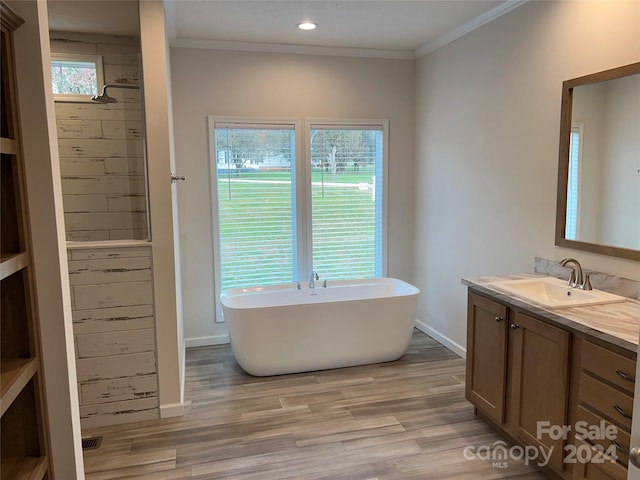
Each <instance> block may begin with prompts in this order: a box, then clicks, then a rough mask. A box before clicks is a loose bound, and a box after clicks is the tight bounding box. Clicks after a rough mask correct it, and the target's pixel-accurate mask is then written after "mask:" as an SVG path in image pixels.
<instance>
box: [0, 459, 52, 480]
mask: <svg viewBox="0 0 640 480" xmlns="http://www.w3.org/2000/svg"><path fill="white" fill-rule="evenodd" d="M46 473H47V459H46V458H45V457H24V458H3V459H2V465H1V469H0V479H2V480H41V479H42V478H44V476H45V474H46Z"/></svg>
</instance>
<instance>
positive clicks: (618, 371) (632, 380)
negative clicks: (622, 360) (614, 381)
mask: <svg viewBox="0 0 640 480" xmlns="http://www.w3.org/2000/svg"><path fill="white" fill-rule="evenodd" d="M616 373H617V374H618V375H620V376H621V377H622V378H624V379H625V380H627V381H629V382H634V383H635V381H636V380H635V378H633V377H630V376H629V375H627V374H626V373H624V372H623V371H622V370H616Z"/></svg>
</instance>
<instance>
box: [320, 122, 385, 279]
mask: <svg viewBox="0 0 640 480" xmlns="http://www.w3.org/2000/svg"><path fill="white" fill-rule="evenodd" d="M310 148H311V152H310V153H311V155H310V167H311V168H310V169H311V202H312V243H313V268H314V270H316V271H318V272H320V274H321V275H322V276H323V277H324V278H328V279H342V278H364V277H376V276H381V275H382V248H381V241H382V230H383V228H382V206H383V195H382V189H383V175H382V172H383V158H384V155H383V129H382V126H370V125H368V126H345V125H314V124H312V125H311V128H310Z"/></svg>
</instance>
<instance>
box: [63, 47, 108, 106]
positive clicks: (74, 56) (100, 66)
mask: <svg viewBox="0 0 640 480" xmlns="http://www.w3.org/2000/svg"><path fill="white" fill-rule="evenodd" d="M60 61H68V62H85V63H93V64H94V65H95V66H96V91H97V92H96V94H97V95H99V94H100V92H101V91H102V88H103V87H104V85H105V81H104V63H103V59H102V55H89V54H81V53H52V54H51V67H50V68H53V66H54V62H60ZM92 96H93V95H77V94H70V93H54V94H53V100H54V101H55V102H73V103H93V100H91V97H92Z"/></svg>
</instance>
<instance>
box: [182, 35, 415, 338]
mask: <svg viewBox="0 0 640 480" xmlns="http://www.w3.org/2000/svg"><path fill="white" fill-rule="evenodd" d="M171 64H172V65H171V67H172V68H171V71H172V83H173V108H174V128H175V130H174V133H175V142H176V143H175V144H176V164H177V170H178V174H179V175H186V177H187V181H186V182H185V183H183V184H181V185H179V186H178V204H179V217H180V232H181V233H180V243H181V260H182V283H183V302H184V327H185V337H186V339H187V341H188V343H187V345H188V346H189V345H197V344H207V343H212V342H216V341H225V339H226V333H227V332H226V327H225V326H224V324H215V323H214V287H213V258H212V225H211V196H210V182H209V178H210V175H209V153H208V138H207V122H206V120H207V115H212V114H213V115H236V116H243V115H244V116H263V117H297V118H309V117H316V118H332V117H334V118H386V119H389V121H390V127H389V132H390V139H389V146H390V158H389V167H390V170H389V182H390V185H389V262H388V274H389V275H390V276H395V277H399V278H402V279H406V280H408V279H410V278H411V274H412V267H413V259H412V258H411V255H407V252H411V251H412V249H413V244H412V241H413V208H414V207H413V159H414V127H415V124H414V120H415V105H414V102H415V62H414V61H411V60H383V59H363V58H347V57H325V56H302V55H288V54H270V53H252V52H233V51H214V50H204V49H185V48H173V49H172V50H171Z"/></svg>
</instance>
